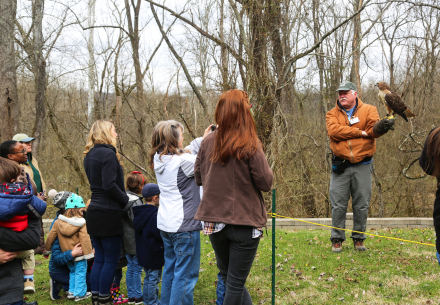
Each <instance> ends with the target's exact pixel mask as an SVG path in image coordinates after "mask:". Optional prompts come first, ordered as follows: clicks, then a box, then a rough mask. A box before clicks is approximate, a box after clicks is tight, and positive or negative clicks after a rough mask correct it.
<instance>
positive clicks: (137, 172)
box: [131, 171, 145, 184]
mask: <svg viewBox="0 0 440 305" xmlns="http://www.w3.org/2000/svg"><path fill="white" fill-rule="evenodd" d="M131 173H132V174H139V175H141V176H142V184H145V180H144V175H142V173H141V172H139V171H132V172H131Z"/></svg>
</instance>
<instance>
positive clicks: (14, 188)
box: [0, 157, 46, 292]
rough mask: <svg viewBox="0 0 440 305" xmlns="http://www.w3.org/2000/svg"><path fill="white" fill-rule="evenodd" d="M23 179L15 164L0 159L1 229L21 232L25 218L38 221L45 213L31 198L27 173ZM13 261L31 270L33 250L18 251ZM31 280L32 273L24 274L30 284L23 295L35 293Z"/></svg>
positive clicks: (34, 199) (25, 280)
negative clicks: (18, 260)
mask: <svg viewBox="0 0 440 305" xmlns="http://www.w3.org/2000/svg"><path fill="white" fill-rule="evenodd" d="M26 178H27V179H24V177H23V174H22V169H21V167H20V166H19V165H18V164H17V163H15V162H14V161H12V160H9V159H5V158H1V157H0V226H1V227H4V228H9V229H11V230H13V231H16V232H21V231H24V230H26V228H27V227H28V218H31V219H39V218H41V216H42V215H43V214H44V213H45V212H46V203H45V202H44V201H43V200H40V199H38V198H37V197H36V196H34V193H33V189H32V184H31V183H30V178H29V175H28V174H26ZM16 258H17V259H21V264H22V267H23V270H33V269H34V268H35V258H34V250H32V249H29V250H27V251H21V252H20V254H19V255H17V256H16ZM33 280H34V276H33V274H31V275H24V282H28V281H29V282H32V286H31V287H26V286H25V292H35V288H33V287H34V285H33ZM26 288H30V289H29V291H27V289H26Z"/></svg>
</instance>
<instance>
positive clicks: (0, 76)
mask: <svg viewBox="0 0 440 305" xmlns="http://www.w3.org/2000/svg"><path fill="white" fill-rule="evenodd" d="M16 14H17V1H16V0H1V1H0V59H1V60H0V61H1V65H0V111H1V121H2V123H1V127H0V131H1V137H2V139H3V140H10V139H12V137H13V136H14V134H15V133H17V131H18V122H19V117H20V108H19V102H18V94H17V75H16V64H15V49H14V39H13V37H14V21H15V16H16Z"/></svg>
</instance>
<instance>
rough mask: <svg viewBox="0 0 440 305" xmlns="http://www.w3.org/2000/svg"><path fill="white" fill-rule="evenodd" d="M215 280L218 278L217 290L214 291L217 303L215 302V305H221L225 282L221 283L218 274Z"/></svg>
mask: <svg viewBox="0 0 440 305" xmlns="http://www.w3.org/2000/svg"><path fill="white" fill-rule="evenodd" d="M217 278H218V282H217V289H216V290H215V293H216V294H217V301H215V305H223V301H224V299H225V292H226V286H225V282H223V279H222V276H221V273H220V272H219V273H218V274H217Z"/></svg>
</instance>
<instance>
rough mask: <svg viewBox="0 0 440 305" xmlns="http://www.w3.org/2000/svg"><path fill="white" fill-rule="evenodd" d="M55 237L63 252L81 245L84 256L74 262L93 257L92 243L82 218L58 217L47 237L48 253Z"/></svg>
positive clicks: (76, 258)
mask: <svg viewBox="0 0 440 305" xmlns="http://www.w3.org/2000/svg"><path fill="white" fill-rule="evenodd" d="M57 237H58V240H59V242H60V247H61V251H63V252H66V251H68V250H73V248H75V245H77V244H78V243H81V247H82V250H83V254H84V255H82V256H79V257H75V261H80V260H83V259H90V258H93V257H94V254H93V249H92V242H91V241H90V236H89V234H88V233H87V227H86V221H85V219H84V218H79V217H72V218H67V217H65V216H64V215H60V216H59V217H58V219H57V220H56V221H55V223H54V225H53V226H52V229H51V230H50V232H49V235H48V236H47V239H46V249H47V250H48V251H50V248H52V244H53V243H54V241H55V239H56V238H57Z"/></svg>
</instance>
